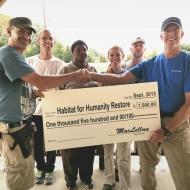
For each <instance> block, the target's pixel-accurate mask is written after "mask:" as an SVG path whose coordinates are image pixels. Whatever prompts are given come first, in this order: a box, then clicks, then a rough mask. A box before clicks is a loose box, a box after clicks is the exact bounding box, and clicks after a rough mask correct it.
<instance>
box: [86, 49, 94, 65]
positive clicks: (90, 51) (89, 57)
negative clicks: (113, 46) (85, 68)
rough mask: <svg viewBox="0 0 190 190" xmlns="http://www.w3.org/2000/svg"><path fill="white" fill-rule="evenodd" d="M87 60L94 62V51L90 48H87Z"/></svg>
mask: <svg viewBox="0 0 190 190" xmlns="http://www.w3.org/2000/svg"><path fill="white" fill-rule="evenodd" d="M87 61H88V62H89V63H94V62H95V53H94V50H93V49H91V48H90V49H89V50H88V57H87Z"/></svg>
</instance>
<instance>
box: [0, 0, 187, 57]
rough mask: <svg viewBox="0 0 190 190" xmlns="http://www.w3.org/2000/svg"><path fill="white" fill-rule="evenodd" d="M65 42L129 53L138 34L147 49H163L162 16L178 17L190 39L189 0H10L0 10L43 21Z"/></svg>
mask: <svg viewBox="0 0 190 190" xmlns="http://www.w3.org/2000/svg"><path fill="white" fill-rule="evenodd" d="M43 2H44V7H45V20H46V27H47V28H48V29H50V30H52V31H53V32H54V33H55V34H56V36H57V38H58V39H59V40H60V41H61V42H62V43H63V44H64V45H70V46H71V45H72V43H73V42H74V41H76V40H79V39H80V40H83V41H85V42H86V43H87V45H88V47H90V48H94V49H96V50H97V51H98V52H100V53H105V54H107V51H108V50H109V49H110V48H111V47H112V46H113V45H119V46H121V47H122V48H123V49H124V51H125V53H126V54H128V53H129V49H130V43H131V41H132V40H134V39H135V38H136V37H142V38H144V39H145V41H146V48H147V51H146V52H151V51H152V50H158V51H162V50H163V43H162V41H161V39H160V32H161V31H160V30H161V25H162V22H163V20H165V19H166V18H168V17H170V16H176V17H179V18H180V19H181V21H182V27H183V31H184V33H185V35H184V37H183V39H182V42H187V43H190V21H189V16H190V12H189V7H190V1H189V0H53V1H52V0H44V1H43V0H33V1H29V0H7V1H6V2H5V4H4V5H3V6H2V7H1V8H0V13H3V14H7V15H10V16H12V17H16V16H26V17H29V18H30V19H31V20H32V22H33V23H37V24H40V25H43V24H44V11H43Z"/></svg>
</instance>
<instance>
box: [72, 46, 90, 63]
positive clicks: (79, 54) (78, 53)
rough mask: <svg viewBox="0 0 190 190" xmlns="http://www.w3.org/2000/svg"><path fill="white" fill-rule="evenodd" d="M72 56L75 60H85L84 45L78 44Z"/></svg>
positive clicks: (85, 50)
mask: <svg viewBox="0 0 190 190" xmlns="http://www.w3.org/2000/svg"><path fill="white" fill-rule="evenodd" d="M73 57H74V59H75V60H78V61H85V60H86V58H87V48H86V46H85V45H84V44H78V45H77V46H76V47H75V49H74V51H73Z"/></svg>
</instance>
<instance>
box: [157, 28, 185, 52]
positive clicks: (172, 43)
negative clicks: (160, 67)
mask: <svg viewBox="0 0 190 190" xmlns="http://www.w3.org/2000/svg"><path fill="white" fill-rule="evenodd" d="M183 35H184V32H183V31H182V30H181V29H180V28H179V27H178V26H177V25H176V24H169V25H167V26H166V28H165V29H164V31H163V32H162V33H161V34H160V38H161V39H162V40H163V42H164V45H165V46H166V47H167V48H170V49H171V48H172V49H173V48H175V47H177V48H179V47H180V41H181V38H182V37H183Z"/></svg>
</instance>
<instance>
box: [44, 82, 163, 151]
mask: <svg viewBox="0 0 190 190" xmlns="http://www.w3.org/2000/svg"><path fill="white" fill-rule="evenodd" d="M44 95H45V98H43V99H42V110H43V123H44V136H45V148H46V151H50V150H59V149H65V148H74V147H82V146H90V145H99V144H108V143H115V142H127V141H139V140H148V139H149V137H150V135H151V134H152V133H153V132H154V131H155V130H157V129H159V128H160V112H159V99H158V87H157V83H156V82H151V83H139V84H128V85H117V86H106V87H95V88H82V89H73V90H62V91H48V92H44Z"/></svg>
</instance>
